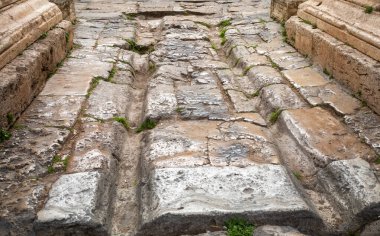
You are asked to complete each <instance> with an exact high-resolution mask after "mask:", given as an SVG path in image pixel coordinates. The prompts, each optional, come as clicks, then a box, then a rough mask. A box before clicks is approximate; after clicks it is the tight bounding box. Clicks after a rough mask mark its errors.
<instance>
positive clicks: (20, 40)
mask: <svg viewBox="0 0 380 236" xmlns="http://www.w3.org/2000/svg"><path fill="white" fill-rule="evenodd" d="M60 21H62V12H61V11H60V10H59V8H58V7H57V6H56V5H55V4H52V3H50V2H49V1H48V0H28V1H25V2H21V3H19V4H17V5H14V6H13V7H11V8H9V9H7V10H5V11H4V12H2V13H1V15H0V22H1V23H0V29H1V30H0V69H1V68H3V67H4V66H5V65H6V64H7V63H9V62H10V61H12V60H13V59H14V58H15V57H16V56H17V55H18V54H20V53H21V52H22V51H24V50H25V49H26V48H27V47H28V46H29V45H31V44H32V43H34V41H36V40H37V39H38V38H39V37H40V36H41V35H42V34H44V33H46V32H48V31H49V29H50V28H52V27H54V26H55V25H56V24H58V23H59V22H60Z"/></svg>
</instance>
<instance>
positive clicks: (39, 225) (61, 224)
mask: <svg viewBox="0 0 380 236" xmlns="http://www.w3.org/2000/svg"><path fill="white" fill-rule="evenodd" d="M108 181H109V180H107V177H106V176H105V175H104V174H101V173H99V172H83V173H76V174H67V175H63V176H61V177H60V178H59V179H58V180H57V181H56V182H55V183H54V184H53V186H52V188H51V190H50V192H49V198H48V200H47V202H46V204H45V206H44V208H43V209H42V210H41V211H39V212H38V213H37V220H36V222H35V231H36V233H37V235H63V234H67V233H71V234H76V235H77V234H79V235H85V234H88V233H91V234H92V235H107V234H108V231H109V228H108V227H109V223H110V218H109V216H108V214H109V205H108V204H109V200H110V199H109V198H110V196H109V189H110V186H109V185H110V183H109V182H108ZM63 230H64V231H63Z"/></svg>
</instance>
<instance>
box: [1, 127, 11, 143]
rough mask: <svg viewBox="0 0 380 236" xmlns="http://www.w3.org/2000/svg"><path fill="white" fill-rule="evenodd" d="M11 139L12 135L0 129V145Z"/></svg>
mask: <svg viewBox="0 0 380 236" xmlns="http://www.w3.org/2000/svg"><path fill="white" fill-rule="evenodd" d="M11 137H12V134H11V133H10V132H8V131H7V130H3V129H1V128H0V143H2V142H4V141H6V140H9V139H10V138H11Z"/></svg>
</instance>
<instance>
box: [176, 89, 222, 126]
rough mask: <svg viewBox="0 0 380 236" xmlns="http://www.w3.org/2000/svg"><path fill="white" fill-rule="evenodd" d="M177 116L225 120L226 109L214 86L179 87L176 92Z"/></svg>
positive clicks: (220, 95) (218, 91)
mask: <svg viewBox="0 0 380 236" xmlns="http://www.w3.org/2000/svg"><path fill="white" fill-rule="evenodd" d="M177 102H178V107H179V109H180V112H179V114H180V115H181V116H182V117H184V118H186V119H200V118H208V119H227V118H228V117H229V113H228V107H227V104H226V102H225V101H224V99H223V96H222V94H221V92H220V90H219V89H218V88H217V87H216V86H215V85H191V86H189V85H183V86H182V85H181V86H179V87H178V91H177Z"/></svg>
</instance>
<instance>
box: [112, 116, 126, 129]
mask: <svg viewBox="0 0 380 236" xmlns="http://www.w3.org/2000/svg"><path fill="white" fill-rule="evenodd" d="M113 120H114V121H116V122H119V123H120V124H122V125H123V126H124V128H126V129H129V123H128V120H127V119H126V118H124V117H114V118H113Z"/></svg>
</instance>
